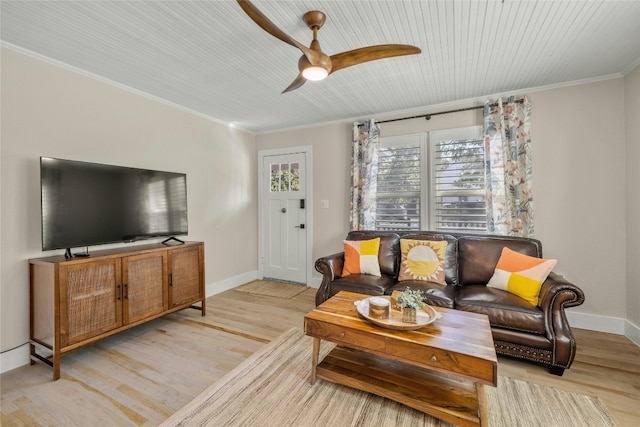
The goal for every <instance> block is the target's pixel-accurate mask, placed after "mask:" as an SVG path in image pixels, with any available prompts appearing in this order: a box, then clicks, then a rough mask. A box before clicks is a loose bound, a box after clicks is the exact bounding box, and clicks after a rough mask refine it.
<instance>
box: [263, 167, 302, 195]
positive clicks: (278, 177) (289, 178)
mask: <svg viewBox="0 0 640 427" xmlns="http://www.w3.org/2000/svg"><path fill="white" fill-rule="evenodd" d="M270 167H271V178H270V179H271V192H272V193H273V192H281V191H300V164H299V163H272V164H271V166H270Z"/></svg>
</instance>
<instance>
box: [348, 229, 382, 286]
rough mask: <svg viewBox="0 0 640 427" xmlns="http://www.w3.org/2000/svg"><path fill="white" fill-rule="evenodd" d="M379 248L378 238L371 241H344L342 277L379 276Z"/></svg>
mask: <svg viewBox="0 0 640 427" xmlns="http://www.w3.org/2000/svg"><path fill="white" fill-rule="evenodd" d="M379 248H380V238H379V237H378V238H375V239H371V240H345V241H344V266H343V267H342V276H343V277H345V276H349V275H351V274H370V275H372V276H380V264H379V263H378V250H379Z"/></svg>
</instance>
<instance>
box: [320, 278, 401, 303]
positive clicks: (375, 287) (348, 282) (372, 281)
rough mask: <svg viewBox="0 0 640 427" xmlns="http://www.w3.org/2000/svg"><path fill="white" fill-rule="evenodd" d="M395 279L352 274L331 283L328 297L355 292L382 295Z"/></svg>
mask: <svg viewBox="0 0 640 427" xmlns="http://www.w3.org/2000/svg"><path fill="white" fill-rule="evenodd" d="M394 283H396V282H395V279H394V278H392V277H389V276H385V275H382V276H380V277H377V276H369V275H366V274H352V275H350V276H347V277H341V278H339V279H336V280H333V281H332V282H331V289H330V291H329V296H330V297H332V296H333V295H335V294H337V293H338V292H340V291H349V292H356V293H359V294H367V295H384V294H385V293H386V291H387V289H389V288H390V287H392V286H393V284H394Z"/></svg>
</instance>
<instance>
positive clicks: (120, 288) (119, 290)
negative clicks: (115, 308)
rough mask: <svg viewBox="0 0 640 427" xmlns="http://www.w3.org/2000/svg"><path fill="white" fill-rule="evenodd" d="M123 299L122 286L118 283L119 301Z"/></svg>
mask: <svg viewBox="0 0 640 427" xmlns="http://www.w3.org/2000/svg"><path fill="white" fill-rule="evenodd" d="M121 299H122V286H120V285H118V301H120V300H121Z"/></svg>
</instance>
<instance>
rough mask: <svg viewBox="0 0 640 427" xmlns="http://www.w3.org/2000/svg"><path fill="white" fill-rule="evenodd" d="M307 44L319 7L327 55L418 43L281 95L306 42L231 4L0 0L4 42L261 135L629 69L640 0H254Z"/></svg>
mask: <svg viewBox="0 0 640 427" xmlns="http://www.w3.org/2000/svg"><path fill="white" fill-rule="evenodd" d="M254 4H255V5H256V6H257V7H258V8H259V9H260V10H261V11H262V12H263V13H264V14H265V15H266V16H267V17H269V19H271V21H273V22H274V23H275V24H276V25H277V26H278V27H280V29H282V30H283V31H284V32H286V33H287V34H289V35H291V36H292V37H293V38H295V39H296V40H298V41H300V42H302V43H303V44H307V45H308V43H309V42H310V41H311V35H312V34H311V31H310V30H309V29H308V28H307V27H306V26H305V24H304V23H303V22H302V20H301V16H302V15H303V14H304V13H305V12H306V11H308V10H321V11H323V12H325V13H326V14H327V22H326V24H325V25H324V27H323V28H322V29H321V30H320V32H319V36H318V39H319V40H320V43H321V45H322V49H323V50H324V51H325V52H326V53H327V54H329V55H332V54H335V53H339V52H342V51H346V50H351V49H355V48H358V47H362V46H367V45H374V44H386V43H403V44H411V45H415V46H418V47H420V48H421V49H422V54H420V55H413V56H405V57H398V58H389V59H384V60H379V61H374V62H368V63H365V64H361V65H357V66H354V67H350V68H347V69H344V70H340V71H338V72H336V73H335V74H332V75H330V76H329V77H328V78H327V79H326V80H324V81H320V82H307V83H306V84H305V85H304V86H302V87H301V88H300V89H298V90H295V91H293V92H290V93H287V94H281V93H280V92H281V91H282V90H283V89H284V88H285V87H287V86H288V85H289V83H291V82H292V81H293V79H294V78H295V77H296V75H297V72H298V70H297V61H298V58H299V56H300V52H299V51H298V50H297V49H296V48H294V47H292V46H290V45H287V44H285V43H283V42H281V41H280V40H277V39H276V38H274V37H272V36H270V35H269V34H267V33H266V32H264V31H263V30H262V29H260V28H259V27H258V26H257V25H256V24H255V23H254V22H253V21H251V20H250V19H249V17H248V16H246V15H245V13H244V12H243V11H242V9H241V8H240V7H239V5H238V4H237V3H236V2H235V1H231V0H224V1H188V0H180V1H177V0H176V1H163V2H160V1H87V0H83V1H10V0H2V2H1V3H0V8H1V10H0V13H1V38H2V43H3V45H4V46H6V47H9V48H13V49H18V50H20V51H27V52H29V53H34V54H37V55H38V56H43V57H46V58H50V59H52V60H55V61H58V62H61V63H63V64H67V65H69V66H72V67H74V68H77V69H80V70H83V71H85V72H88V73H91V74H94V75H97V76H100V77H101V78H104V79H107V80H110V81H112V82H115V83H117V84H118V85H121V86H125V87H129V88H132V89H135V90H136V91H139V92H143V93H146V94H149V95H152V96H154V97H157V98H161V99H163V100H166V101H168V102H170V103H173V104H177V105H179V106H182V107H184V108H187V109H189V110H193V111H196V112H198V113H200V114H202V115H205V116H208V117H211V118H214V119H217V120H220V121H222V122H225V123H230V124H231V123H232V124H234V125H235V126H238V127H240V128H243V129H247V130H250V131H253V132H256V133H260V132H268V131H273V130H278V129H286V128H292V127H299V126H306V125H310V124H317V123H324V122H331V121H337V120H345V119H354V118H362V117H375V116H376V115H380V114H383V113H388V112H397V111H411V112H415V111H418V110H420V109H426V108H427V107H429V106H435V105H442V104H449V103H454V102H456V101H462V100H465V101H469V100H472V101H479V100H482V99H484V97H488V96H491V95H495V94H503V93H510V92H514V94H522V91H523V90H524V89H532V88H539V87H547V86H553V85H562V84H568V83H570V82H576V81H583V80H588V79H597V78H603V77H608V76H615V75H623V74H624V73H626V72H628V71H630V70H631V69H633V68H634V67H635V66H637V65H638V64H640V1H528V0H522V1H516V0H505V1H504V2H502V1H487V0H484V1H482V0H479V1H382V0H380V1H329V0H304V1H259V0H256V1H254Z"/></svg>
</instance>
